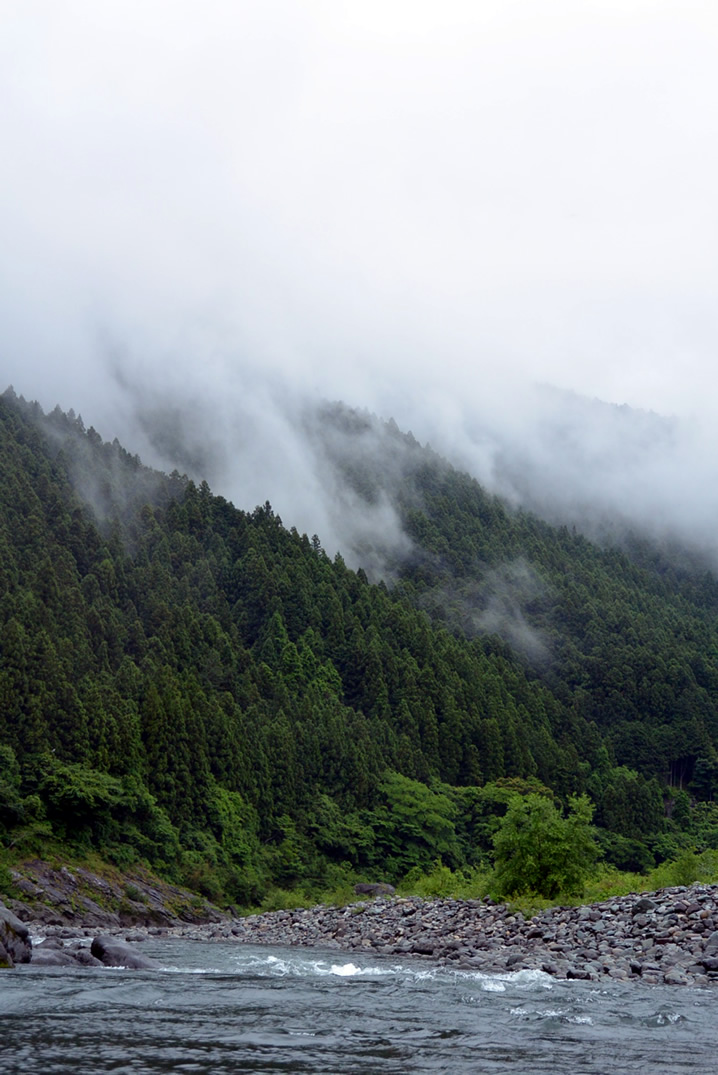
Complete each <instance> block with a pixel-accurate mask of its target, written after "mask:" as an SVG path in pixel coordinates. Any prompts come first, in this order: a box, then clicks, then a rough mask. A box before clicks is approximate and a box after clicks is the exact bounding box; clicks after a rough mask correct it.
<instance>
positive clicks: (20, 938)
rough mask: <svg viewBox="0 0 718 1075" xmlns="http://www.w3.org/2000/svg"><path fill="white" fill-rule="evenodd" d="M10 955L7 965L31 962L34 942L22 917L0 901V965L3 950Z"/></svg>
mask: <svg viewBox="0 0 718 1075" xmlns="http://www.w3.org/2000/svg"><path fill="white" fill-rule="evenodd" d="M3 951H4V952H5V954H6V956H9V957H10V961H9V963H8V962H7V961H6V962H5V966H8V965H9V966H11V967H12V966H13V964H15V963H29V962H30V960H31V959H32V944H31V943H30V931H29V930H28V928H27V926H26V925H25V924H24V923H23V922H21V921H20V919H19V918H18V917H17V916H16V915H14V914H13V913H12V911H10V910H8V908H7V907H6V906H5V904H4V903H0V966H2V965H3V962H2V952H3Z"/></svg>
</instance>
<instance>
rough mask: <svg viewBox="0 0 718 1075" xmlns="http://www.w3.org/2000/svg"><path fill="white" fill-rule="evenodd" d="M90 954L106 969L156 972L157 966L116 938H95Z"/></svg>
mask: <svg viewBox="0 0 718 1075" xmlns="http://www.w3.org/2000/svg"><path fill="white" fill-rule="evenodd" d="M90 952H91V953H92V955H93V956H94V957H95V959H99V960H100V962H101V963H103V964H104V965H105V966H106V967H127V968H128V969H130V970H154V969H155V968H156V967H157V964H156V963H154V962H153V961H152V960H151V959H148V958H147V956H143V955H140V953H139V952H136V951H135V949H134V948H133V947H132V945H130V944H125V942H124V941H119V940H118V939H117V938H116V937H95V939H94V940H93V942H92V946H91V948H90Z"/></svg>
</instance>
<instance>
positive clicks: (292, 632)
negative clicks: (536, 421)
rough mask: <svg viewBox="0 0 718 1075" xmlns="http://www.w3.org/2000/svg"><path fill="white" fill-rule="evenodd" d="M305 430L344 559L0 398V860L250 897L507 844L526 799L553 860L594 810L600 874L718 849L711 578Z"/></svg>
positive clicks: (423, 454)
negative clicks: (502, 827) (334, 512)
mask: <svg viewBox="0 0 718 1075" xmlns="http://www.w3.org/2000/svg"><path fill="white" fill-rule="evenodd" d="M307 435H308V436H311V437H314V438H315V439H316V438H321V440H322V452H323V454H324V455H325V457H326V458H329V457H331V458H332V460H333V465H332V469H331V472H330V473H331V480H332V483H333V484H332V490H333V491H334V492H335V494H336V496H337V500H338V503H339V505H340V506H341V505H343V506H349V505H351V508H352V510H353V511H355V512H360V511H363V512H364V514H365V518H366V521H367V526H366V527H365V531H364V537H363V543H362V544H361V546H359V545H358V546H356V547H355V549H354V553H353V555H354V557H355V558H358V559H362V558H363V560H364V566H359V565H357V566H358V569H357V570H356V571H355V570H352V569H351V568H350V567H348V566H347V564H346V563H345V561H344V559H343V558H342V556H341V555H340V554H337V555H334V556H330V555H328V554H327V553H326V552H325V551H324V549H323V547H322V538H321V534H318V533H314V536H313V537H312V538H309V537H308V536H307V535H306V534H301V533H299V532H298V531H297V530H296V529H294V528H291V529H287V528H286V527H285V526H284V525H283V523H282V520H281V518H280V517H279V516H278V515H277V514H276V512H275V510H274V509H273V507H272V505H271V503H270V502H269V501H264V502H263V504H262V506H261V507H257V508H256V509H254V510H252V511H246V510H241V509H239V508H236V507H235V506H234V505H233V504H232V503H230V502H229V501H228V500H226V499H224V498H223V497H220V496H216V495H214V494H213V493H212V491H211V489H210V487H209V485H208V484H207V483H206V482H205V483H199V484H197V483H195V482H194V481H191V480H189V479H188V478H186V477H184V476H182V475H180V474H179V473H177V472H175V473H174V474H173V475H171V476H167V475H163V474H161V473H159V472H157V471H153V470H151V469H150V468H148V467H145V466H143V464H142V463H141V461H140V460H139V458H138V457H137V456H133V455H131V454H129V453H128V452H127V451H126V450H125V449H124V448H123V447H122V446H121V445H120V444H119V443H118V442H117V441H115V442H114V443H106V442H104V441H103V440H102V438H101V437H100V435H99V434H98V433H97V432H96V431H95V430H94V429H93V428H92V427H90V428H89V429H86V428H85V426H84V424H83V422H82V420H81V419H80V418H78V417H75V416H74V415H66V414H63V413H62V412H61V411H59V409H56V410H55V411H53V412H52V413H50V414H48V415H44V414H43V413H42V411H41V410H40V408H39V407H38V406H37V405H33V404H26V403H25V402H24V401H23V400H21V399H17V398H16V397H15V396H14V394H10V393H6V394H5V396H3V397H2V398H1V399H0V518H1V519H2V526H1V527H0V546H1V548H0V630H1V632H2V633H1V638H2V651H1V660H0V700H1V705H0V839H1V840H2V841H3V842H4V844H5V846H9V845H10V844H12V846H13V848H15V849H18V848H20V849H22V848H23V847H26V848H28V849H35V850H36V849H37V848H38V847H39V846H41V845H42V842H43V841H46V840H49V839H55V840H60V841H65V842H67V843H68V844H70V845H72V846H76V847H78V848H85V849H90V848H94V849H96V850H99V851H101V853H102V854H104V855H105V856H107V857H109V858H112V859H114V860H115V861H116V862H118V863H120V864H122V863H127V862H130V861H134V860H137V859H143V860H146V861H148V862H150V863H151V864H153V865H154V866H155V868H157V869H159V870H160V871H162V872H164V873H165V874H167V875H168V876H171V877H175V878H177V879H179V880H183V881H185V882H186V883H188V884H190V885H193V886H195V887H196V888H197V889H198V890H200V891H203V892H204V893H205V894H207V895H210V896H215V897H217V898H220V897H221V898H225V899H230V900H233V901H236V902H244V903H246V902H251V901H256V900H257V899H259V898H261V896H262V894H263V893H264V892H266V890H267V888H268V887H269V886H271V885H282V886H285V887H291V886H302V885H305V886H311V885H314V886H316V885H319V884H331V883H333V881H335V880H336V879H337V878H346V877H352V876H368V877H376V878H381V879H388V880H393V881H396V880H399V879H400V878H401V877H403V876H405V875H406V874H407V873H409V872H410V871H412V870H415V869H428V868H430V867H431V865H432V864H433V863H435V862H436V861H437V860H438V861H441V862H442V863H444V864H445V865H446V866H449V867H450V868H452V869H456V868H461V867H466V868H468V867H471V866H474V865H477V864H479V863H482V862H486V861H488V860H489V859H490V858H491V857H492V856H493V855H494V853H495V852H496V853H498V855H499V858H500V856H501V844H500V842H499V844H496V843H495V840H494V834H495V833H496V830H497V826H498V825H499V822H500V818H501V817H503V815H504V814H506V812H507V808H508V814H507V817H508V818H509V822H508V824H511V825H513V824H514V822H515V827H516V829H517V832H518V829H519V822H520V814H521V809H522V807H521V806H520V805H516V803H517V802H518V801H519V800H517V799H516V796H519V799H520V801H523V802H524V803H530V802H534V800H535V796H537V795H538V796H539V802H540V804H542V803H543V802H544V801H545V802H546V803H549V805H551V803H554V805H553V806H552V810H554V811H555V814H553V813H552V814H551V817H548V816H547V817H546V818H544V823H545V825H547V826H549V827H551V826H554V827H558V828H557V831H558V829H561V833H563V836H562V839H564V843H565V844H566V846H574V845H572V844H571V839H573V837H571V838H569V836H568V835H567V833H568V830H566V828H565V826H566V825H567V824H569V823H571V819H572V818H574V819H579V820H578V821H576V824H575V825H574V829H575V830H576V833H578V836H577V837H576V839H578V837H579V836H581V834H582V833H583V832H584V829H582V827H581V825H582V824H584V823H585V824H586V825H587V824H588V820H587V819H588V818H589V817H590V812H591V811H593V812H594V821H595V824H596V826H597V829H596V832H597V840H598V846H599V848H600V850H601V853H602V854H603V855H604V856H605V857H606V858H607V859H608V861H610V862H614V863H616V864H617V865H619V866H625V867H632V868H635V867H645V866H648V865H650V864H651V863H653V862H655V861H659V860H661V859H663V858H665V857H667V856H669V855H671V854H674V853H675V852H676V851H677V850H680V848H682V847H689V846H691V847H696V848H698V849H702V848H704V847H715V846H718V817H717V816H716V815H717V814H718V811H716V809H715V805H714V802H713V797H714V791H715V787H716V785H717V784H718V754H717V752H716V744H717V743H718V668H717V667H716V654H718V630H717V628H716V611H717V609H718V583H716V580H715V578H714V576H713V575H712V574H711V573H710V572H708V571H706V570H697V569H696V567H695V564H694V563H693V562H691V560H690V558H686V557H683V558H681V559H676V558H675V557H671V556H670V555H669V554H668V552H667V551H666V550H665V549H660V548H658V547H657V546H655V545H653V544H651V543H650V542H648V541H647V540H645V539H640V540H639V539H637V538H631V537H630V536H628V535H626V536H625V538H624V540H623V542H622V544H621V546H619V545H617V544H612V545H608V544H607V545H604V546H598V545H596V544H594V543H592V542H591V541H590V540H588V538H586V537H585V536H583V535H581V534H578V533H575V532H573V531H572V530H571V529H570V528H567V527H561V526H559V527H553V526H551V525H549V524H548V523H546V522H544V521H541V520H539V519H538V518H537V517H535V516H533V515H531V514H529V513H527V512H523V511H516V510H514V509H510V508H509V507H508V506H507V505H506V503H505V502H503V501H502V500H501V499H499V498H498V497H496V496H495V495H492V494H489V493H487V492H486V490H485V489H484V488H483V487H482V486H480V485H479V484H478V483H477V482H476V481H475V480H474V479H472V478H470V477H469V476H468V475H467V474H465V473H462V472H460V471H458V470H456V469H454V468H453V467H451V466H450V465H449V464H448V463H447V462H446V461H445V460H443V459H441V458H440V457H439V456H438V455H436V453H434V452H432V451H430V450H427V449H425V448H422V447H421V446H420V445H419V444H418V443H417V442H416V440H415V439H414V438H413V437H412V436H411V435H404V434H402V433H401V432H400V431H399V429H398V428H397V426H396V425H395V424H393V423H388V424H386V425H381V424H378V423H377V422H376V421H375V420H374V419H371V418H370V417H368V416H366V415H360V414H359V415H358V414H356V413H355V412H351V411H349V410H348V409H347V408H344V407H341V406H334V407H326V408H325V409H324V410H323V412H322V421H321V423H320V424H314V423H312V425H311V429H310V430H309V432H308V434H307ZM362 438H363V439H362ZM328 473H329V472H328ZM371 578H376V579H378V581H377V582H372V581H370V579H371ZM573 796H583V797H585V798H581V799H580V800H578V799H572V797H573ZM532 797H534V798H532ZM541 797H543V798H541ZM579 801H580V803H582V804H584V805H582V806H581V808H580V810H579V808H578V807H577V806H575V805H574V808H573V810H574V813H573V814H570V813H569V814H567V815H565V816H562V807H563V806H566V807H567V808H568V805H569V803H570V802H574V804H575V803H578V802H579ZM512 802H513V804H514V805H513V806H512V805H511V803H512ZM542 809H544V810H546V809H548V807H543V806H542ZM577 811H578V813H577ZM581 811H582V812H581ZM579 815H580V817H579ZM512 818H513V820H511V819H512ZM580 819H583V821H581V820H580ZM579 822H580V823H579ZM562 826H563V828H562ZM574 835H575V834H574ZM579 842H580V840H579ZM575 846H578V845H577V844H576V845H575ZM581 846H582V847H583V850H584V852H585V854H586V856H588V857H590V847H589V845H588V844H581ZM557 869H559V870H560V869H563V867H561V866H560V865H559V866H558V867H557ZM568 880H569V881H570V880H571V879H570V878H569V879H568ZM567 883H568V882H567Z"/></svg>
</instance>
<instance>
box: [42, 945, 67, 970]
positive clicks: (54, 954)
mask: <svg viewBox="0 0 718 1075" xmlns="http://www.w3.org/2000/svg"><path fill="white" fill-rule="evenodd" d="M76 963H77V960H76V958H75V953H74V952H71V951H70V950H69V949H68V948H45V946H44V945H40V947H39V948H36V949H35V951H34V952H33V953H32V965H33V967H35V966H38V967H72V966H74V965H75V964H76Z"/></svg>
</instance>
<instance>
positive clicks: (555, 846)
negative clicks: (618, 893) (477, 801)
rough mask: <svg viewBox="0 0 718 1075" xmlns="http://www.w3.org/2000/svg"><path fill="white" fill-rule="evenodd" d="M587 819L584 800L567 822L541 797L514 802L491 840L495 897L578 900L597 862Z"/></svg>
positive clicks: (589, 813)
mask: <svg viewBox="0 0 718 1075" xmlns="http://www.w3.org/2000/svg"><path fill="white" fill-rule="evenodd" d="M592 815H593V808H592V806H591V804H590V802H589V800H588V798H587V797H586V796H580V797H574V798H572V799H571V801H570V806H569V812H568V815H567V816H566V817H563V816H562V815H561V813H560V812H559V810H558V809H557V808H556V807H555V806H554V805H553V803H552V802H551V801H550V800H549V799H547V798H545V797H544V796H542V795H536V794H534V793H531V794H529V795H526V796H523V797H521V796H515V797H514V798H513V799H512V801H511V802H510V803H509V807H508V810H507V811H506V816H505V817H504V818H503V820H502V822H501V824H500V826H499V828H498V830H497V832H496V835H495V836H494V852H495V871H496V872H495V881H494V885H495V890H496V892H497V894H498V895H500V896H511V895H516V894H520V893H523V892H533V893H537V894H539V895H541V896H545V897H547V898H551V899H553V898H555V897H556V896H558V895H559V893H566V894H567V895H570V896H573V895H579V894H580V893H581V892H582V891H583V886H584V884H585V881H586V878H587V877H588V876H589V874H590V871H591V868H592V867H593V865H594V863H595V860H596V857H597V850H598V849H597V847H596V843H595V840H594V837H593V833H592V830H591V818H592Z"/></svg>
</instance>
